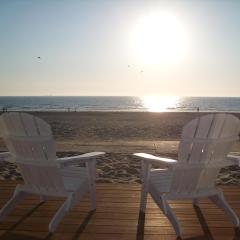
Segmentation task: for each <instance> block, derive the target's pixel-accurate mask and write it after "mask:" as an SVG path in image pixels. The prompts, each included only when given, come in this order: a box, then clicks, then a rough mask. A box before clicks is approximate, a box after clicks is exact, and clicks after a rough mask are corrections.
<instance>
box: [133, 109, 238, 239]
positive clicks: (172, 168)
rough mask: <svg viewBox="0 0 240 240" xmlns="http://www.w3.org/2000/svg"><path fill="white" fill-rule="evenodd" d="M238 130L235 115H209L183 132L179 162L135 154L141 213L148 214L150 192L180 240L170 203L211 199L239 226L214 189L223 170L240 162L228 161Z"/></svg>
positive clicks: (235, 159)
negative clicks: (139, 168)
mask: <svg viewBox="0 0 240 240" xmlns="http://www.w3.org/2000/svg"><path fill="white" fill-rule="evenodd" d="M239 130H240V121H239V119H238V118H236V117H234V116H233V115H230V114H224V113H220V114H209V115H205V116H202V117H199V118H197V119H194V120H192V121H190V122H189V123H188V124H186V125H185V127H184V128H183V132H182V137H181V141H180V144H179V149H178V161H176V160H173V159H167V158H161V157H156V156H153V155H151V154H146V153H135V154H134V155H135V156H138V157H140V158H141V159H142V192H141V204H140V213H141V214H144V212H145V208H146V203H147V194H148V192H149V193H150V194H151V196H152V198H153V200H154V201H155V202H156V204H157V205H158V206H159V208H160V209H161V210H162V211H163V213H164V214H165V215H166V216H167V218H168V219H169V221H170V222H171V224H172V225H173V227H174V230H175V232H176V234H177V236H179V237H180V236H181V233H182V232H181V227H180V223H179V221H178V220H177V218H176V216H175V215H174V213H173V211H172V209H171V208H170V206H169V204H168V200H180V199H192V200H193V203H194V204H195V205H197V204H198V200H199V199H200V198H203V197H208V198H209V199H210V200H211V201H212V202H213V203H215V204H216V205H217V206H218V207H220V208H222V209H223V210H224V212H225V213H226V215H227V216H228V217H229V219H230V220H231V221H232V223H233V224H234V225H236V226H239V225H240V223H239V218H238V217H237V215H236V214H235V213H234V211H233V210H232V209H231V208H230V206H229V205H228V204H227V202H226V201H225V199H224V195H223V192H222V191H221V189H219V188H217V187H216V186H215V180H216V177H217V175H218V173H219V171H220V169H221V168H222V167H225V166H229V165H233V164H237V162H238V161H239V159H237V158H234V157H229V158H228V159H227V154H228V152H229V151H230V148H231V146H232V144H233V143H234V142H235V141H236V140H237V139H238V133H239ZM152 163H154V164H156V163H157V164H160V166H162V169H152V168H151V164H152Z"/></svg>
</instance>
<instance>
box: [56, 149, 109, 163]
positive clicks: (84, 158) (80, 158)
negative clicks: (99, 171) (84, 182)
mask: <svg viewBox="0 0 240 240" xmlns="http://www.w3.org/2000/svg"><path fill="white" fill-rule="evenodd" d="M104 154H105V152H90V153H85V154H81V155H77V156H72V157H64V158H57V163H58V164H60V165H69V164H78V163H86V162H89V161H92V160H94V159H96V157H99V156H102V155H104Z"/></svg>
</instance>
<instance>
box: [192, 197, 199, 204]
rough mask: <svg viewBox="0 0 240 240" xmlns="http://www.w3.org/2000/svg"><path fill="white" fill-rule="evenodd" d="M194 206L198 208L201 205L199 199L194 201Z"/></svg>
mask: <svg viewBox="0 0 240 240" xmlns="http://www.w3.org/2000/svg"><path fill="white" fill-rule="evenodd" d="M193 205H194V206H198V205H199V200H198V198H194V199H193Z"/></svg>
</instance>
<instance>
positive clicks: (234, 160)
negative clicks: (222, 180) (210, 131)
mask: <svg viewBox="0 0 240 240" xmlns="http://www.w3.org/2000/svg"><path fill="white" fill-rule="evenodd" d="M227 160H230V161H231V162H232V163H233V164H234V165H235V164H236V165H238V166H239V167H240V156H237V155H232V154H228V155H227Z"/></svg>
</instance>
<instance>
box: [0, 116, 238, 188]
mask: <svg viewBox="0 0 240 240" xmlns="http://www.w3.org/2000/svg"><path fill="white" fill-rule="evenodd" d="M32 114H34V115H36V116H38V117H40V118H42V119H44V120H45V121H47V122H48V123H49V124H50V125H51V127H52V130H53V134H54V137H55V139H56V141H57V151H58V156H59V157H62V156H72V155H76V154H79V153H84V152H88V151H105V152H106V155H105V156H103V157H101V158H99V159H97V181H98V182H120V183H129V182H139V175H140V161H139V159H137V158H135V157H134V156H132V154H131V153H133V152H139V151H141V152H142V151H144V152H149V153H156V154H158V155H161V156H164V157H170V158H174V159H176V158H177V145H178V141H179V140H180V136H181V131H182V128H183V126H184V125H185V124H186V123H187V122H189V121H190V120H191V119H193V118H195V117H197V116H200V115H203V114H206V113H201V112H188V113H183V112H174V113H173V112H172V113H169V112H166V113H150V112H136V113H134V112H34V113H32ZM235 115H236V116H237V117H240V113H237V114H235ZM0 150H1V151H6V148H5V146H4V143H3V142H2V140H1V141H0ZM233 152H240V145H239V143H236V144H235V146H234V148H233ZM0 177H1V178H2V179H21V174H20V173H19V172H18V170H17V169H16V166H15V165H14V164H9V163H1V165H0ZM217 182H218V183H219V184H240V169H239V168H238V167H231V168H228V169H222V171H221V174H220V175H219V178H218V181H217Z"/></svg>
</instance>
